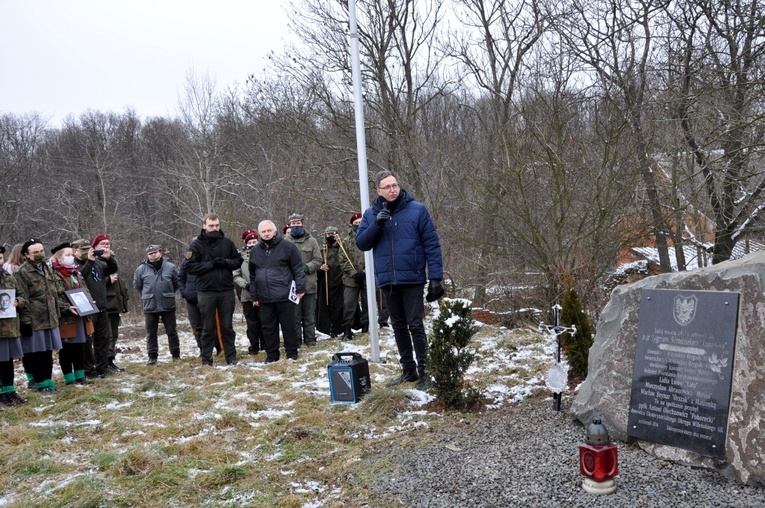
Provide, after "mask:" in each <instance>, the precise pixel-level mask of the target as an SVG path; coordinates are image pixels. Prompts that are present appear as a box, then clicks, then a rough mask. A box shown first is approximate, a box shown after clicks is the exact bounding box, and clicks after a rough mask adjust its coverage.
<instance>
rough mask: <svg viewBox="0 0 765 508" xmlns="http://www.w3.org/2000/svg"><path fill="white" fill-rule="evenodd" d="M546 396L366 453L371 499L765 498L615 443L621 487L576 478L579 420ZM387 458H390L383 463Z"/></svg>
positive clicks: (569, 502)
mask: <svg viewBox="0 0 765 508" xmlns="http://www.w3.org/2000/svg"><path fill="white" fill-rule="evenodd" d="M570 402H571V399H568V400H567V399H566V398H565V397H564V399H563V408H562V410H561V411H560V412H559V413H554V412H553V411H552V410H551V408H552V402H551V399H535V400H529V401H527V402H525V403H522V404H520V405H516V406H513V407H511V408H508V409H503V410H500V411H490V412H487V413H485V414H484V415H482V416H481V417H480V418H478V419H475V420H473V421H472V422H465V423H460V424H458V425H456V426H454V427H452V428H450V429H447V430H446V431H443V432H441V433H440V434H438V435H432V436H428V437H427V438H426V443H427V444H423V445H420V446H415V445H412V446H410V447H408V448H394V449H391V450H389V451H387V452H384V453H382V454H380V455H377V456H374V457H370V467H372V470H373V471H375V476H376V481H375V485H374V487H373V491H374V492H375V493H376V494H377V495H379V499H375V500H374V501H372V502H371V503H370V505H372V506H392V505H393V504H394V503H395V502H399V503H400V504H401V505H403V506H411V507H449V508H452V507H462V506H470V507H508V506H509V507H524V508H525V507H543V506H544V507H547V506H565V507H585V506H586V507H600V506H602V507H659V506H661V507H665V506H672V507H686V506H687V507H700V506H731V507H733V506H735V507H763V506H765V489H759V488H752V487H744V486H741V485H739V484H737V483H733V482H729V481H727V480H726V479H724V478H723V477H722V476H721V475H720V474H719V473H718V472H717V471H711V470H707V469H695V468H691V467H689V466H685V465H681V464H676V463H671V462H667V461H663V460H660V459H657V458H656V457H654V456H652V455H649V454H647V453H645V452H643V451H642V450H640V448H639V447H637V446H629V445H627V444H625V443H619V470H620V476H619V477H618V478H617V479H616V483H617V485H618V490H617V491H616V493H615V494H612V495H608V496H598V495H592V494H588V493H586V492H584V491H583V490H582V488H581V482H582V476H581V475H580V474H579V451H578V450H579V448H578V447H579V444H581V443H582V442H583V441H584V429H583V428H582V427H581V426H579V425H577V424H575V423H574V422H573V421H572V419H571V417H570V415H569V413H568V406H569V405H570ZM384 465H387V467H386V466H384Z"/></svg>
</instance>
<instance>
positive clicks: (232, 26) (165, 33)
mask: <svg viewBox="0 0 765 508" xmlns="http://www.w3.org/2000/svg"><path fill="white" fill-rule="evenodd" d="M287 4H288V1H287V0H0V114H4V113H17V114H18V113H30V112H33V111H37V112H39V113H41V114H42V115H43V116H44V117H45V118H51V126H57V125H58V124H59V123H60V121H61V120H62V119H63V118H64V117H66V116H67V115H68V114H70V113H72V114H74V115H75V116H76V115H79V114H80V113H83V112H84V111H86V110H87V109H96V110H101V111H114V112H117V113H121V112H123V111H124V110H125V108H126V107H132V108H133V109H135V111H136V113H137V114H138V115H140V116H141V117H144V118H146V117H148V116H158V115H162V116H165V115H174V114H175V112H176V111H177V103H178V97H179V94H180V92H181V91H182V90H183V85H184V82H185V80H186V75H187V72H188V71H189V70H190V69H193V70H194V72H195V73H196V74H198V75H201V74H204V73H207V74H208V75H209V76H210V77H212V78H214V79H215V80H216V83H217V85H218V89H219V90H223V89H225V88H226V87H227V86H229V85H232V84H234V83H235V82H238V83H239V84H244V82H245V80H246V79H247V76H248V75H249V74H256V75H259V74H260V73H261V71H262V69H263V68H264V67H265V62H266V55H267V54H268V53H269V52H270V51H277V52H278V51H279V50H280V49H281V48H282V47H283V46H284V43H285V41H286V40H289V39H290V35H289V33H288V29H287V15H286V13H285V12H284V9H283V7H282V6H283V5H287Z"/></svg>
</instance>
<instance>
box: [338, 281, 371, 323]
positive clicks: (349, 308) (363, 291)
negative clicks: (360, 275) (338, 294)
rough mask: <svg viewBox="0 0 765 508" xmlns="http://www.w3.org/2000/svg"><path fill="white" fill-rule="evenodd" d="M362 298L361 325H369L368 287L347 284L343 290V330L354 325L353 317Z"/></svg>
mask: <svg viewBox="0 0 765 508" xmlns="http://www.w3.org/2000/svg"><path fill="white" fill-rule="evenodd" d="M359 300H361V326H362V328H366V327H368V326H369V308H368V307H367V288H365V287H363V288H362V287H358V286H356V287H355V288H354V287H350V286H345V291H344V292H343V330H345V329H346V328H350V327H352V326H353V318H354V317H355V315H356V309H358V307H359Z"/></svg>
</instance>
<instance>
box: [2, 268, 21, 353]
mask: <svg viewBox="0 0 765 508" xmlns="http://www.w3.org/2000/svg"><path fill="white" fill-rule="evenodd" d="M0 289H13V290H14V291H15V292H16V299H17V300H18V302H19V304H18V305H17V306H16V317H15V318H6V319H0V337H5V338H9V337H18V336H19V315H20V314H21V311H22V310H23V309H24V308H26V306H27V301H26V298H25V297H24V295H23V294H22V293H21V292H20V291H18V289H17V288H16V277H14V276H13V275H11V274H10V273H8V272H6V271H5V270H0ZM11 305H13V302H11Z"/></svg>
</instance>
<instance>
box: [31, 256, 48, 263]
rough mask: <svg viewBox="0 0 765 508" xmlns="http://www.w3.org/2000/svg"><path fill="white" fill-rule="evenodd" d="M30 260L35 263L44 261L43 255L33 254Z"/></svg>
mask: <svg viewBox="0 0 765 508" xmlns="http://www.w3.org/2000/svg"><path fill="white" fill-rule="evenodd" d="M32 259H33V260H34V262H35V263H42V262H43V261H45V254H35V255H34V256H33V257H32Z"/></svg>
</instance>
